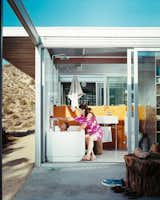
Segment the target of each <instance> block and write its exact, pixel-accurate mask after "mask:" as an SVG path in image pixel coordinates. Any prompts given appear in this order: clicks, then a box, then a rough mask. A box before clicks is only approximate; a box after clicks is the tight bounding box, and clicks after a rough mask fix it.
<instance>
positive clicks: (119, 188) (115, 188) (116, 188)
mask: <svg viewBox="0 0 160 200" xmlns="http://www.w3.org/2000/svg"><path fill="white" fill-rule="evenodd" d="M111 190H113V191H114V192H115V193H122V192H124V191H125V188H124V187H122V186H114V187H111Z"/></svg>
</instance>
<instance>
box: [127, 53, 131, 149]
mask: <svg viewBox="0 0 160 200" xmlns="http://www.w3.org/2000/svg"><path fill="white" fill-rule="evenodd" d="M131 91H132V49H127V121H126V122H127V124H126V126H127V133H126V134H127V144H128V145H127V147H128V153H131V151H132V150H131V141H132V140H131V134H132V127H131V120H132V96H131V95H132V94H131Z"/></svg>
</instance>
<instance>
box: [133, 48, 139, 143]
mask: <svg viewBox="0 0 160 200" xmlns="http://www.w3.org/2000/svg"><path fill="white" fill-rule="evenodd" d="M138 134H139V117H138V51H136V50H135V49H134V137H135V147H138Z"/></svg>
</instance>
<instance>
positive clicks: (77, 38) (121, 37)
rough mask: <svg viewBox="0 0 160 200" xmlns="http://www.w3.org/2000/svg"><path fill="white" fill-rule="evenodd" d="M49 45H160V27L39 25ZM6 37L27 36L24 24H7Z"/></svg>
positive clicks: (50, 46) (39, 32)
mask: <svg viewBox="0 0 160 200" xmlns="http://www.w3.org/2000/svg"><path fill="white" fill-rule="evenodd" d="M36 30H37V32H38V34H39V35H40V37H41V39H42V42H43V45H44V47H46V48H107V47H126V48H128V47H130V48H135V47H148V48H149V47H160V27H154V28H153V27H152V28H150V27H146V28H141V27H132V28H131V27H129V28H128V27H125V28H124V27H114V28H111V27H109V28H108V27H107V28H106V27H36ZM3 36H4V37H27V36H28V35H27V33H26V31H25V30H24V28H22V27H4V29H3Z"/></svg>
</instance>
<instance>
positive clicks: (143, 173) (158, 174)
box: [124, 154, 160, 196]
mask: <svg viewBox="0 0 160 200" xmlns="http://www.w3.org/2000/svg"><path fill="white" fill-rule="evenodd" d="M124 159H125V163H126V181H127V184H128V187H129V188H131V189H132V190H133V191H136V192H138V193H140V194H143V195H146V196H159V195H160V159H153V158H146V159H142V158H137V157H136V156H134V154H129V155H125V156H124Z"/></svg>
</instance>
